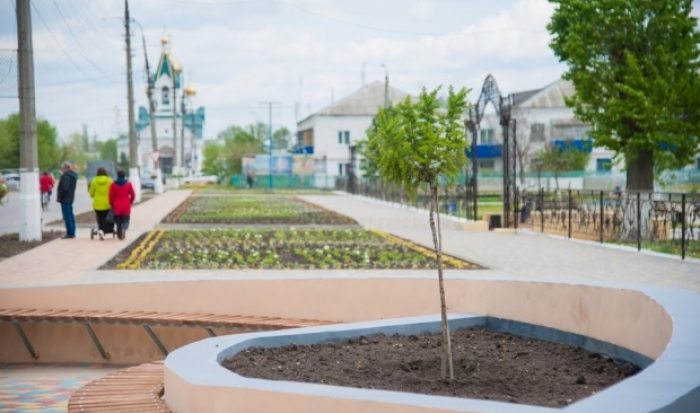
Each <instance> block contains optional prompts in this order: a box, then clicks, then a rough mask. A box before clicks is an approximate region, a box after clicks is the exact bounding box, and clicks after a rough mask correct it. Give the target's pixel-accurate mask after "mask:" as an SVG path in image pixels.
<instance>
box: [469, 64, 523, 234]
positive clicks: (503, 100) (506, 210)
mask: <svg viewBox="0 0 700 413" xmlns="http://www.w3.org/2000/svg"><path fill="white" fill-rule="evenodd" d="M489 103H491V104H492V105H493V107H494V109H496V115H497V116H498V119H499V124H500V125H501V128H502V131H503V220H504V222H503V225H504V227H506V228H508V227H510V226H511V225H515V226H516V227H517V225H518V224H517V220H516V219H515V218H514V217H515V215H514V214H513V215H511V212H512V210H514V208H515V198H516V176H515V174H516V164H515V162H516V136H515V130H516V128H515V126H516V125H515V119H511V107H512V106H513V96H512V95H508V96H506V97H503V96H502V95H501V92H500V90H498V84H497V83H496V79H495V78H494V77H493V76H492V75H488V76H486V79H485V80H484V85H483V86H482V87H481V94H480V95H479V99H478V100H477V102H476V104H475V105H474V106H473V107H472V108H471V109H469V119H468V120H466V121H465V122H464V126H465V128H466V129H467V131H468V132H469V134H470V135H471V155H472V156H471V171H467V182H466V186H467V191H466V195H467V219H474V220H476V218H477V197H478V191H477V189H478V188H477V176H478V173H479V163H478V161H477V154H476V145H477V138H478V132H479V124H480V123H481V120H482V119H483V117H484V111H485V110H486V107H487V106H488V104H489ZM470 172H471V173H470ZM511 206H513V208H511ZM511 218H513V219H511ZM511 221H512V222H511Z"/></svg>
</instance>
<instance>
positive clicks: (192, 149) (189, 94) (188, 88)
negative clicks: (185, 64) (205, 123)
mask: <svg viewBox="0 0 700 413" xmlns="http://www.w3.org/2000/svg"><path fill="white" fill-rule="evenodd" d="M183 91H184V94H185V95H187V97H188V99H189V102H190V109H191V112H190V127H191V130H192V135H191V139H190V171H191V172H192V175H194V155H195V153H196V151H195V143H196V139H195V138H196V135H195V122H194V120H195V119H194V118H195V116H194V103H193V102H192V98H193V97H194V96H195V95H196V94H197V91H196V90H195V88H194V87H192V73H190V82H189V83H188V84H187V86H186V87H185V88H184V89H183ZM182 113H183V114H182V130H183V132H182V138H183V140H184V139H185V132H184V130H185V111H184V110H183V111H182Z"/></svg>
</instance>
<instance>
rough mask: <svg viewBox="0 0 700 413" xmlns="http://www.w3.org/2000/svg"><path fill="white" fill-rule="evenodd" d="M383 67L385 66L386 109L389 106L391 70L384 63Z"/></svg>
mask: <svg viewBox="0 0 700 413" xmlns="http://www.w3.org/2000/svg"><path fill="white" fill-rule="evenodd" d="M382 67H383V68H384V108H385V109H386V108H388V107H389V70H388V69H387V68H386V65H385V64H383V63H382Z"/></svg>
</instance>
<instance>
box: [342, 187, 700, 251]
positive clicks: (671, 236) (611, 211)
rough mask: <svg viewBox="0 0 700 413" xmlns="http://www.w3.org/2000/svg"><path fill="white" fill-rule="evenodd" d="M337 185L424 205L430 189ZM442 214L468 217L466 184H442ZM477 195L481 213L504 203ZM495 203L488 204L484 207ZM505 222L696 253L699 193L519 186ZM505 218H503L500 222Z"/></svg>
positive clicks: (491, 211) (699, 244)
mask: <svg viewBox="0 0 700 413" xmlns="http://www.w3.org/2000/svg"><path fill="white" fill-rule="evenodd" d="M335 189H336V190H341V191H347V192H350V193H353V194H356V195H361V196H365V197H369V198H374V199H378V200H382V201H386V202H391V203H396V204H400V205H404V206H408V207H414V208H418V209H424V210H428V209H429V207H430V192H429V188H428V187H427V185H426V186H421V187H419V188H417V189H416V196H415V198H414V199H411V198H410V197H409V196H408V194H407V193H406V191H405V190H404V189H403V188H402V187H401V186H397V185H390V184H387V183H386V182H384V181H382V180H380V179H365V178H361V179H357V180H355V181H354V182H352V181H350V180H348V179H347V178H346V177H337V178H336V180H335ZM439 195H440V200H439V201H440V205H439V208H440V213H442V214H447V215H452V216H456V217H462V218H464V217H466V215H467V214H466V212H467V201H468V198H467V192H466V188H465V186H463V185H462V186H460V185H457V186H454V187H451V188H450V187H448V186H446V185H443V186H441V187H440V192H439ZM484 196H491V197H493V195H480V197H479V212H480V215H481V216H482V217H484V218H485V217H486V215H500V216H501V217H502V215H503V213H504V211H503V206H502V203H500V202H499V201H498V200H496V201H495V202H484V201H483V200H482V199H484ZM489 204H493V205H492V207H491V208H487V206H489ZM508 213H509V214H511V216H510V217H509V218H510V219H509V222H512V223H513V227H515V228H516V229H517V228H519V227H520V228H530V229H532V230H534V231H540V232H548V233H553V234H557V235H562V236H565V237H568V238H579V239H586V240H590V241H596V242H601V243H614V244H621V245H629V246H635V247H636V248H637V249H638V250H641V249H642V248H645V249H651V250H655V251H659V252H664V253H669V254H674V255H680V256H681V257H682V258H683V259H685V257H686V256H688V255H690V256H695V257H699V258H700V193H669V192H625V193H614V192H613V193H611V192H607V191H593V190H588V191H584V190H568V191H559V192H557V191H554V192H545V191H544V190H540V191H530V192H528V191H518V192H517V196H516V198H515V203H514V205H513V208H512V210H511V211H508ZM503 221H505V220H501V222H503Z"/></svg>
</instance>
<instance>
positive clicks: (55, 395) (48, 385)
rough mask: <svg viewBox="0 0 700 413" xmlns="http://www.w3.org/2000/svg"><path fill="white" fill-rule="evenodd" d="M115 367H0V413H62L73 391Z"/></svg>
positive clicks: (79, 365) (78, 365) (7, 365)
mask: <svg viewBox="0 0 700 413" xmlns="http://www.w3.org/2000/svg"><path fill="white" fill-rule="evenodd" d="M116 369H117V368H116V367H104V366H100V365H90V364H75V365H64V364H61V365H53V364H51V365H35V366H30V365H22V364H17V365H11V364H6V365H2V364H0V412H8V413H9V412H16V413H20V412H21V413H63V412H65V411H66V410H67V409H68V398H69V397H70V395H71V394H73V392H74V391H75V390H76V389H79V388H80V387H82V386H84V385H86V384H87V383H89V382H90V381H92V380H94V379H97V378H99V377H103V376H105V375H107V374H109V373H111V372H113V371H114V370H116Z"/></svg>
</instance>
